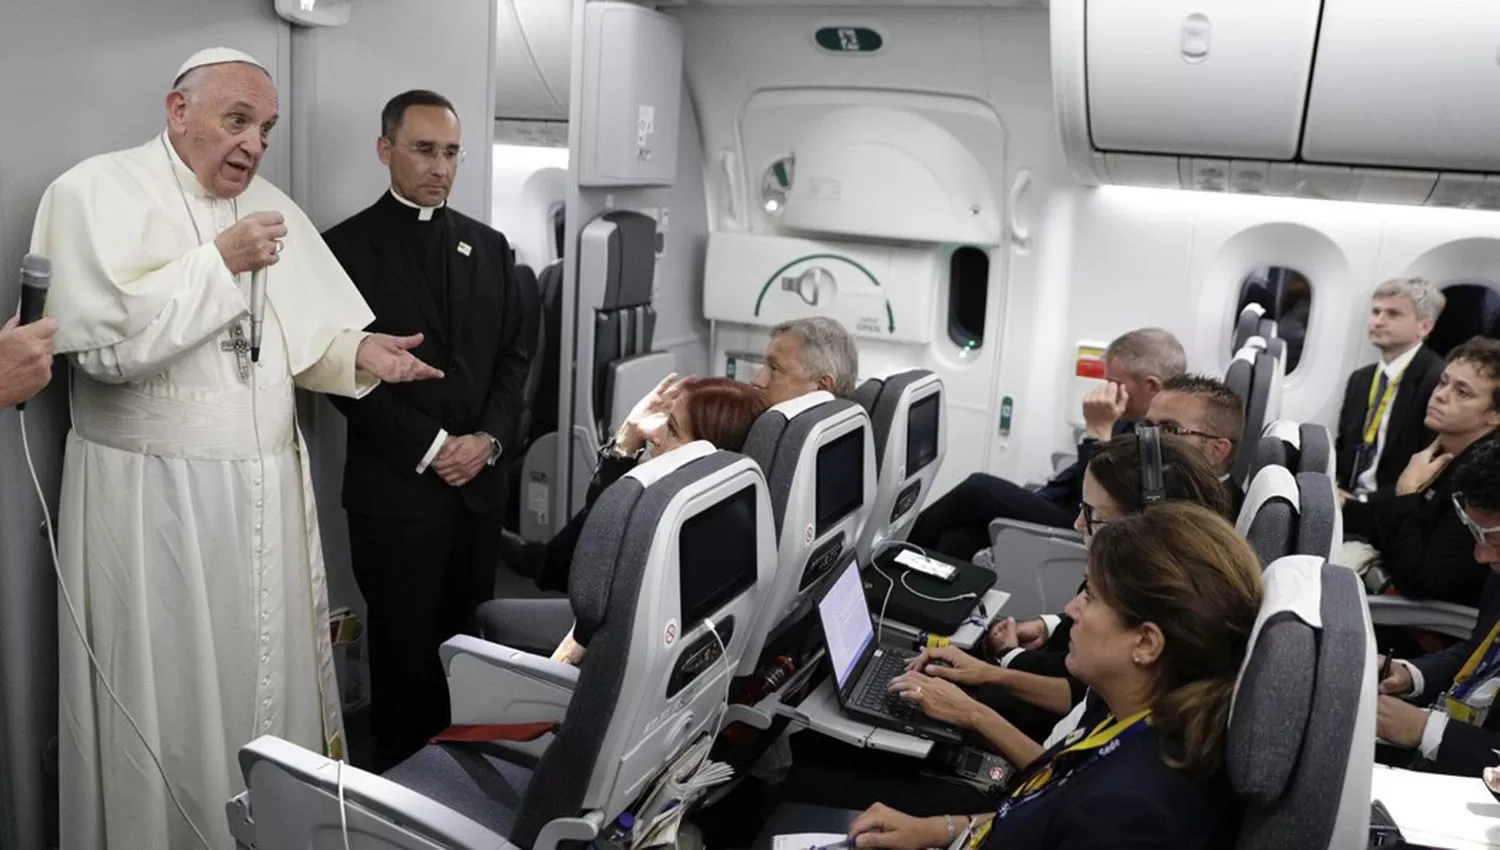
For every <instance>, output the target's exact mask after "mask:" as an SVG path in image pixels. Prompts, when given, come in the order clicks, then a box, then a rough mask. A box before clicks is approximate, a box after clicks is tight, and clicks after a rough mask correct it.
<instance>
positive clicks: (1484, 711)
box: [1443, 679, 1500, 726]
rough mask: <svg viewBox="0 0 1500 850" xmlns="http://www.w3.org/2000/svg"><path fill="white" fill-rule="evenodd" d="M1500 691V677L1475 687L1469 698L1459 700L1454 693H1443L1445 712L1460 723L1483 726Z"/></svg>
mask: <svg viewBox="0 0 1500 850" xmlns="http://www.w3.org/2000/svg"><path fill="white" fill-rule="evenodd" d="M1497 692H1500V679H1490V680H1488V681H1486V682H1485V683H1484V684H1482V685H1480V686H1479V687H1477V688H1475V689H1474V691H1473V693H1471V694H1469V695H1468V697H1467V698H1465V699H1463V700H1459V699H1456V698H1454V697H1453V695H1452V693H1451V692H1450V693H1448V694H1444V695H1443V713H1444V714H1447V715H1448V716H1449V717H1451V718H1453V719H1454V720H1457V721H1459V722H1460V723H1467V724H1469V725H1470V726H1483V725H1484V722H1485V720H1486V719H1488V718H1489V716H1490V709H1491V708H1492V707H1493V706H1494V704H1495V694H1496V693H1497Z"/></svg>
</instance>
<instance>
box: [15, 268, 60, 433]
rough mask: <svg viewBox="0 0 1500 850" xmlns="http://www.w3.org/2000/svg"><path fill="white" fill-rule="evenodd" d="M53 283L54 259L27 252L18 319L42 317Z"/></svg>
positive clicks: (21, 407)
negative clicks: (49, 288)
mask: <svg viewBox="0 0 1500 850" xmlns="http://www.w3.org/2000/svg"><path fill="white" fill-rule="evenodd" d="M51 285H52V261H51V260H50V259H48V258H46V257H43V256H42V255H41V254H27V255H26V256H24V257H22V258H21V307H20V311H19V316H18V321H19V322H20V324H23V325H29V324H31V323H32V322H34V321H36V320H37V319H40V318H41V317H42V311H43V309H44V308H45V307H46V306H47V288H48V287H50V286H51ZM25 409H26V402H24V401H23V402H20V403H19V404H17V405H16V410H25Z"/></svg>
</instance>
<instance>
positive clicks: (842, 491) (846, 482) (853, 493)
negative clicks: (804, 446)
mask: <svg viewBox="0 0 1500 850" xmlns="http://www.w3.org/2000/svg"><path fill="white" fill-rule="evenodd" d="M864 437H865V432H864V429H862V428H856V429H854V430H853V431H850V432H849V433H847V434H845V435H843V436H842V437H838V438H836V439H834V440H833V441H832V442H830V443H824V444H823V445H822V446H819V447H818V498H817V511H818V517H817V520H818V522H817V525H818V536H820V537H821V536H822V535H823V532H825V531H827V530H828V529H829V528H832V527H833V526H834V525H835V524H836V523H838V521H839V520H841V519H843V518H844V517H846V516H848V515H849V514H851V513H854V511H856V510H858V509H859V505H860V503H861V502H862V501H864V495H865V454H864Z"/></svg>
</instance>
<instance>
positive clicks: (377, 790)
mask: <svg viewBox="0 0 1500 850" xmlns="http://www.w3.org/2000/svg"><path fill="white" fill-rule="evenodd" d="M239 762H240V772H241V774H242V775H243V776H244V779H245V787H246V788H248V789H249V806H248V807H242V808H246V809H247V810H248V811H249V817H250V818H251V820H252V825H253V829H254V835H255V844H254V846H255V847H256V848H257V850H270V848H275V847H311V846H313V845H314V844H315V843H316V842H317V841H318V840H319V839H320V838H327V837H328V836H334V837H335V839H336V837H337V836H338V835H339V834H340V833H341V832H342V827H341V822H342V821H345V820H347V823H348V828H349V833H350V834H351V835H357V836H359V838H360V839H361V841H362V842H369V843H370V844H371V845H373V846H381V847H410V846H424V847H425V846H431V845H436V846H440V847H484V848H494V850H515V845H513V844H511V843H510V842H509V841H507V840H506V839H505V837H504V836H502V835H499V834H497V833H495V832H494V831H493V830H491V829H488V828H486V827H484V826H481V825H480V824H478V823H476V822H474V821H473V820H470V819H469V818H467V817H465V816H463V815H461V814H459V813H458V812H456V811H454V810H453V809H450V808H449V807H447V806H446V805H443V804H442V803H441V802H438V801H437V800H433V799H430V798H428V797H424V796H422V795H421V794H418V793H416V792H414V791H411V790H408V789H406V788H403V787H401V786H400V785H397V784H396V783H394V782H392V781H390V780H389V779H385V778H383V777H380V776H376V775H375V774H373V773H367V772H366V771H363V770H360V769H359V768H357V767H351V766H349V765H347V764H345V765H343V766H342V768H340V766H339V763H338V762H335V761H333V760H332V759H329V758H325V757H324V756H322V755H321V754H319V753H315V752H312V751H311V750H307V749H304V748H302V747H299V746H297V745H296V744H293V743H290V742H288V741H284V740H282V739H280V738H276V737H273V736H270V735H266V736H262V737H260V738H256V739H255V740H253V741H251V742H250V743H248V744H246V745H245V746H244V747H241V748H240V753H239ZM341 786H342V790H343V797H344V804H343V806H342V811H341V807H340V804H339V791H340V787H341ZM230 805H231V806H234V805H235V804H234V803H233V802H231V804H230Z"/></svg>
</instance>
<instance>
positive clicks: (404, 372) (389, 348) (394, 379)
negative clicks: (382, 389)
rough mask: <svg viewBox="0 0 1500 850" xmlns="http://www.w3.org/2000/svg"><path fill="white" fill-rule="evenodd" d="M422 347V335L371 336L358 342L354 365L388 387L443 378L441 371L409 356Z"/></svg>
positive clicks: (413, 356) (414, 356)
mask: <svg viewBox="0 0 1500 850" xmlns="http://www.w3.org/2000/svg"><path fill="white" fill-rule="evenodd" d="M421 344H422V335H421V334H412V335H411V336H391V335H390V334H370V335H369V336H367V337H365V338H364V339H362V340H360V341H359V353H358V354H356V355H355V357H354V362H355V365H357V366H358V367H359V368H360V369H361V370H363V371H365V372H368V373H370V374H371V375H374V376H375V377H377V378H379V379H380V380H382V381H385V382H386V383H388V384H400V383H405V382H407V381H426V380H429V379H431V378H441V377H443V371H442V370H441V369H434V368H433V367H431V366H428V365H427V364H426V363H423V362H422V361H421V360H419V359H418V358H417V356H416V355H415V354H412V353H411V349H413V348H416V347H417V346H419V345H421Z"/></svg>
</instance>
